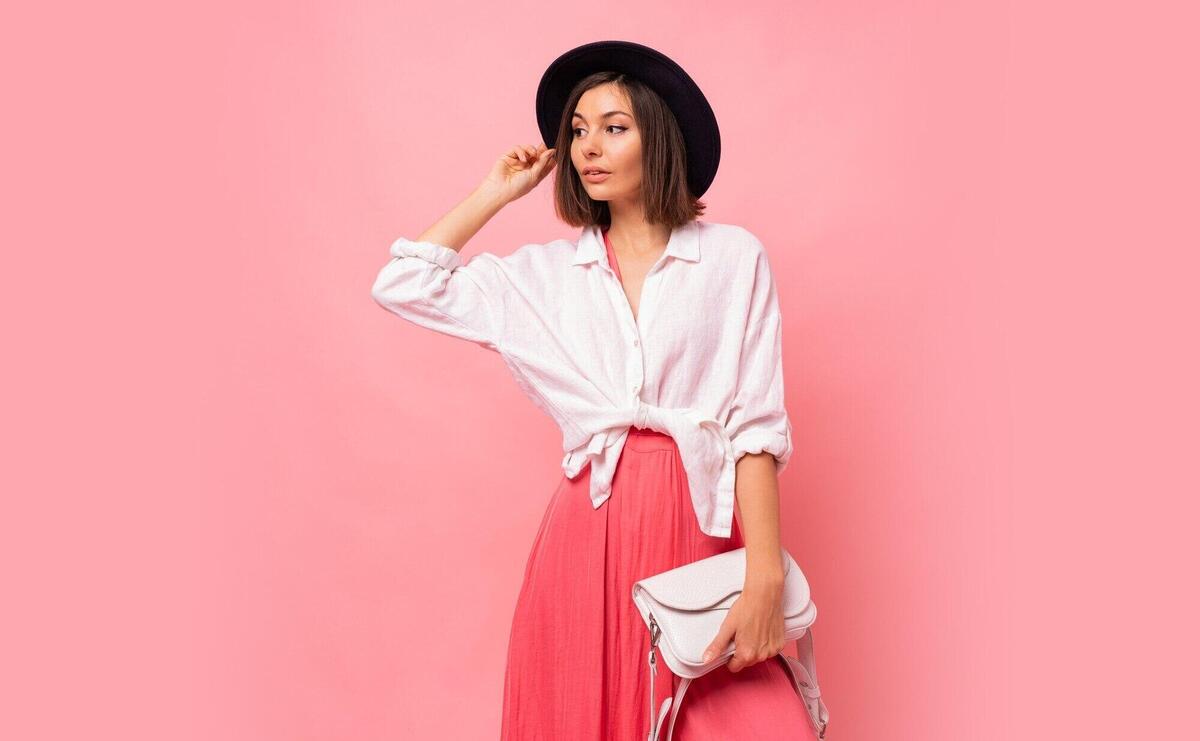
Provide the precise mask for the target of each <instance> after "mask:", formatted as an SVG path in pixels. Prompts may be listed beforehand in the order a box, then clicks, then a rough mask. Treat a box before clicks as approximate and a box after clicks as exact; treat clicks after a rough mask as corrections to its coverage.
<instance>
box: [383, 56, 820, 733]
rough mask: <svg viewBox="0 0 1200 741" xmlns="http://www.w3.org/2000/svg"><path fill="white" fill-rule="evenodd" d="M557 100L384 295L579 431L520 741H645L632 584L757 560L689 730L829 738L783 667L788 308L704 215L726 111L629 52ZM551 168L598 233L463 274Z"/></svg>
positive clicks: (525, 655)
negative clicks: (727, 556) (464, 254)
mask: <svg viewBox="0 0 1200 741" xmlns="http://www.w3.org/2000/svg"><path fill="white" fill-rule="evenodd" d="M537 100H538V117H539V126H540V128H541V133H542V137H543V139H544V141H545V144H539V145H537V146H532V145H530V146H517V147H515V148H513V149H512V150H511V151H509V152H508V153H507V154H505V155H503V156H502V157H500V159H499V160H498V161H497V162H496V164H495V166H494V167H493V168H492V171H491V173H490V174H489V175H488V176H487V177H486V178H485V179H484V181H483V182H482V183H481V184H480V185H479V186H478V187H477V188H476V189H475V191H474V192H473V193H472V194H471V195H470V196H469V197H468V198H467V199H465V200H464V201H463V202H461V203H460V204H459V205H458V206H456V207H455V208H454V209H453V210H451V211H450V212H449V213H448V214H446V215H445V216H444V217H442V218H441V219H440V220H439V221H438V222H437V223H436V224H434V225H433V226H431V227H430V228H429V229H427V230H426V231H425V232H424V233H422V234H421V235H420V236H419V237H418V238H417V239H416V240H415V241H413V240H408V239H405V238H400V239H398V240H396V242H395V243H393V245H392V247H391V255H392V258H393V259H392V260H391V261H390V262H389V263H388V264H387V265H386V266H385V267H384V268H383V269H382V271H381V272H380V273H379V277H378V279H377V280H376V282H375V285H374V289H373V296H374V298H375V300H376V301H377V302H378V303H379V304H381V305H382V306H384V307H385V308H387V309H388V310H389V311H392V312H394V313H395V314H397V315H399V316H401V317H403V318H404V319H407V320H409V321H411V322H414V323H416V324H419V325H421V326H424V327H427V328H429V329H433V330H435V331H438V332H442V333H445V334H448V335H452V336H455V337H460V338H463V339H466V340H469V341H471V342H475V343H478V344H480V345H482V346H484V347H486V348H488V349H490V350H493V351H496V352H498V353H500V355H501V356H502V357H503V358H504V360H505V362H506V363H507V365H508V366H509V368H510V370H511V371H512V373H513V376H514V378H516V380H517V382H518V383H519V384H520V386H521V388H522V389H523V390H524V391H525V392H526V394H527V395H528V396H529V397H530V399H531V400H532V401H533V402H534V403H535V404H536V405H538V407H539V408H541V409H543V410H544V411H545V412H546V413H547V414H549V415H550V416H551V417H552V418H553V419H554V420H555V422H556V423H557V424H558V425H559V427H560V428H561V429H562V431H563V439H564V445H563V447H564V452H565V456H564V458H563V461H562V466H563V470H564V478H563V480H562V481H561V483H560V485H559V486H558V488H557V490H556V491H555V492H554V495H553V498H552V500H551V502H550V505H549V507H548V509H547V511H546V513H545V516H544V518H543V520H542V523H541V527H540V528H539V530H538V533H537V536H536V538H535V540H534V543H533V547H532V549H531V552H530V554H529V558H528V561H527V564H526V568H525V575H524V582H523V585H522V587H521V591H520V595H519V597H518V601H517V607H516V611H515V615H514V617H513V623H512V629H511V633H510V636H509V646H508V661H507V670H506V675H505V682H504V706H503V714H502V729H501V739H502V741H535V740H537V739H555V740H556V741H565V740H571V741H574V740H578V739H586V740H588V741H593V740H594V741H600V740H601V739H604V740H608V739H620V740H621V741H624V740H626V739H630V740H632V739H638V738H645V737H646V735H647V729H648V728H650V727H651V726H652V724H653V723H654V720H655V719H652V718H650V717H648V716H649V711H648V709H647V703H646V698H647V696H648V693H649V691H650V684H649V681H650V677H649V668H648V666H647V661H646V654H647V652H648V646H649V634H648V631H647V630H646V626H645V624H644V623H643V622H642V621H641V617H640V615H639V614H638V612H637V610H636V608H635V607H634V605H633V602H632V599H631V597H630V591H631V588H632V585H633V583H634V582H635V581H637V580H639V579H642V578H644V577H647V576H650V575H653V574H657V573H660V572H662V571H666V570H668V569H671V568H675V567H677V566H681V565H683V564H685V563H690V562H692V561H695V560H698V559H701V558H705V557H707V556H711V555H715V554H717V553H721V552H723V551H727V550H731V549H735V548H740V547H742V546H743V545H745V546H746V548H747V555H746V560H747V566H746V581H745V587H744V589H743V592H742V594H741V597H740V598H739V599H738V600H737V601H736V602H735V603H734V604H733V606H732V607H731V608H730V610H729V614H728V616H727V618H726V619H725V622H724V624H723V625H722V627H721V629H720V632H719V634H718V635H716V636H715V637H714V639H713V641H712V644H711V646H710V649H711V650H712V651H714V652H720V651H722V650H723V649H725V648H726V647H727V646H728V645H729V644H730V642H733V643H734V645H735V647H736V651H735V653H734V656H733V658H732V659H731V660H730V662H729V663H728V664H727V665H726V667H721V668H718V669H716V670H714V671H712V672H710V673H709V674H707V675H705V676H703V677H701V678H699V679H697V680H696V681H695V682H694V684H693V685H692V687H691V689H690V690H689V691H688V694H687V698H686V702H684V703H682V705H681V709H680V713H679V718H678V721H677V723H676V726H675V730H674V733H675V738H676V739H681V741H699V740H714V741H715V740H717V739H720V740H721V741H731V740H736V739H756V740H765V739H784V738H786V739H796V738H800V737H806V736H804V734H810V735H811V734H812V730H811V728H810V727H809V725H808V722H807V720H808V719H807V716H806V715H805V709H804V706H803V703H802V702H801V700H800V699H799V698H798V697H797V694H796V690H795V689H794V688H793V685H792V684H791V680H790V679H789V677H788V676H787V674H786V671H785V669H784V668H783V666H782V665H781V664H780V662H778V661H777V660H775V657H776V654H778V653H779V652H780V651H781V649H782V647H783V628H784V622H783V615H782V609H781V596H782V586H783V563H782V561H781V559H780V549H781V544H780V534H779V500H778V481H777V476H778V473H779V472H780V471H782V470H783V468H784V467H785V466H786V465H787V462H788V459H789V457H790V456H791V453H792V436H791V424H790V421H789V419H788V416H787V412H786V410H785V409H784V404H783V366H782V356H781V352H780V351H781V339H782V335H781V320H780V316H779V309H778V301H777V296H776V291H775V285H774V281H773V279H772V277H771V272H770V266H769V264H768V261H767V256H766V252H765V251H764V249H763V246H762V244H761V243H760V242H759V241H758V240H757V239H756V238H755V237H754V235H753V234H751V233H750V232H749V231H747V230H745V229H743V228H741V227H737V226H732V225H727V224H715V223H705V222H701V221H699V220H697V217H698V216H699V215H700V214H701V213H702V212H703V210H704V204H703V203H701V202H700V201H699V200H698V199H699V197H700V195H701V194H703V192H704V191H705V190H706V189H707V187H708V185H709V184H710V183H711V181H712V179H713V176H714V175H715V173H716V168H717V162H718V160H719V153H720V139H719V134H718V131H717V126H716V120H715V118H714V117H713V116H712V110H711V108H710V107H709V106H708V103H707V101H706V100H705V99H704V96H703V94H702V93H701V92H700V90H699V88H697V87H696V86H695V83H693V82H692V81H691V78H690V77H688V76H687V75H686V73H684V72H683V70H682V69H680V68H679V67H678V65H676V64H675V63H674V62H672V61H671V60H670V59H668V58H667V57H665V56H663V55H661V54H660V53H658V52H656V51H654V50H653V49H649V48H648V47H644V46H640V45H637V44H630V43H628V42H597V43H594V44H588V45H585V46H582V47H579V48H577V49H573V50H571V51H569V52H567V53H566V54H564V55H562V56H561V57H560V58H559V59H558V60H556V61H555V63H554V64H552V65H551V66H550V68H549V69H548V70H547V71H546V74H545V75H544V76H543V79H542V83H541V85H540V86H539V89H538V97H537ZM550 145H553V146H550ZM560 152H561V153H563V154H565V155H566V156H565V157H560V156H559V153H560ZM551 170H556V171H557V178H556V191H555V207H556V211H557V213H558V215H559V217H560V218H562V219H563V220H564V221H566V222H567V223H570V224H572V225H574V226H580V227H582V228H583V229H582V232H581V234H580V237H579V239H578V240H577V241H575V242H570V241H568V240H555V241H552V242H549V243H547V244H527V245H524V246H522V247H520V248H519V249H517V250H516V251H514V252H513V253H512V254H510V255H508V256H505V257H499V256H496V255H494V254H491V253H488V252H481V253H478V254H476V255H475V256H474V257H473V258H471V259H470V261H469V262H464V261H463V260H461V259H460V256H459V252H458V250H459V249H461V248H462V246H463V245H464V244H465V243H466V242H467V241H468V240H469V239H470V238H471V237H472V236H473V235H474V234H475V233H476V232H477V231H478V230H479V229H480V228H481V227H482V226H483V225H484V223H486V222H487V220H488V219H490V218H491V217H492V216H493V215H495V214H496V213H497V212H498V211H499V210H500V209H501V208H502V207H503V206H504V205H505V204H507V203H510V202H512V201H514V200H516V199H517V198H520V197H521V196H523V195H525V194H526V193H528V192H530V191H531V190H532V189H533V188H534V187H536V186H537V184H538V183H540V182H541V181H542V179H543V178H545V177H546V175H548V174H549V173H550V171H551ZM735 510H736V511H737V520H736V522H735V520H734V513H735ZM743 533H744V538H743ZM659 667H660V669H659V671H664V670H665V671H667V672H668V676H670V677H671V679H672V681H660V682H657V683H656V685H655V687H654V689H655V693H654V694H655V697H654V701H653V706H654V707H655V708H658V707H660V705H661V703H662V701H663V700H665V699H666V698H667V697H670V696H671V695H672V694H673V692H674V686H675V685H676V684H677V682H678V679H677V678H676V677H674V676H673V675H671V674H670V673H669V670H667V669H666V665H665V664H663V663H662V662H661V658H660V660H659ZM804 729H808V730H804Z"/></svg>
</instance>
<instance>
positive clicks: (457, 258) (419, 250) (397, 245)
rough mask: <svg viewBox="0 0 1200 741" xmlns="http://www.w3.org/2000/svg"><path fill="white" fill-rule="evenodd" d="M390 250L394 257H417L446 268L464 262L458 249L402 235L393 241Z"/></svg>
mask: <svg viewBox="0 0 1200 741" xmlns="http://www.w3.org/2000/svg"><path fill="white" fill-rule="evenodd" d="M389 252H390V253H391V255H392V257H417V258H420V259H422V260H425V261H426V262H431V263H433V264H434V265H437V266H438V267H441V268H444V269H446V270H454V269H455V268H457V267H458V266H459V265H461V264H462V256H461V255H459V253H458V250H452V249H450V248H449V247H447V246H445V245H442V244H437V243H436V242H415V241H413V240H411V239H405V238H404V237H400V238H399V239H397V240H396V241H395V242H392V246H391V249H390V250H389Z"/></svg>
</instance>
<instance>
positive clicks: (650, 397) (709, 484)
mask: <svg viewBox="0 0 1200 741" xmlns="http://www.w3.org/2000/svg"><path fill="white" fill-rule="evenodd" d="M390 253H391V255H392V260H391V261H389V262H388V263H387V264H386V265H384V266H383V269H382V270H380V272H379V276H378V277H377V278H376V280H375V284H374V286H373V288H372V290H371V295H372V297H373V298H374V300H375V301H376V302H377V303H379V304H380V305H381V306H383V307H384V308H385V309H387V310H389V311H391V312H392V313H394V314H396V315H398V316H400V317H401V318H403V319H406V320H408V321H410V322H412V323H414V324H417V325H420V326H422V327H426V328H428V329H432V330H434V331H437V332H441V333H443V334H447V335H451V336H454V337H459V338H462V339H465V340H468V341H470V342H474V343H477V344H479V345H481V346H483V347H485V348H487V349H489V350H493V351H496V352H498V353H499V354H500V355H501V356H502V357H503V359H504V361H505V363H506V364H507V365H508V367H509V369H510V370H511V371H512V374H513V377H514V378H515V379H516V381H517V383H518V385H519V386H520V387H521V389H522V390H523V391H524V392H525V394H526V395H528V396H529V398H530V399H532V400H533V403H534V404H536V405H537V406H538V407H539V408H540V409H542V410H543V411H545V412H546V413H547V414H549V415H550V417H551V418H553V419H554V421H555V422H556V423H557V424H558V426H559V428H560V429H561V430H562V434H563V450H564V452H565V455H564V457H563V460H562V468H563V472H564V473H565V474H566V475H567V476H568V477H569V478H572V479H573V478H575V477H576V476H577V475H579V473H580V472H581V471H582V470H583V468H584V466H585V465H587V464H588V463H590V464H591V467H592V468H591V470H592V474H591V486H590V496H591V500H592V506H593V508H598V507H599V506H600V505H601V504H603V503H604V501H605V500H606V499H608V497H609V495H610V494H611V486H612V478H613V473H614V471H615V469H616V465H617V460H618V459H619V457H620V455H621V450H622V449H623V448H624V445H625V439H626V436H627V435H628V432H629V428H630V427H631V426H636V427H640V428H649V429H653V430H657V431H659V432H664V433H666V434H668V435H670V436H671V437H672V438H674V440H675V443H676V445H677V446H678V448H679V452H680V457H681V459H682V461H683V466H684V469H685V470H686V472H687V481H688V488H689V490H690V493H691V498H692V503H693V506H694V508H695V511H696V518H697V521H698V523H699V526H700V529H701V530H702V531H703V532H704V533H706V534H708V535H714V536H720V537H729V536H730V534H731V528H732V523H733V508H734V479H735V475H736V470H735V463H736V462H737V460H738V459H739V458H740V457H741V456H742V455H745V454H746V453H759V452H763V451H767V452H770V453H771V454H773V455H774V456H775V459H776V470H777V472H782V471H783V470H784V468H785V467H786V466H787V463H788V459H789V458H790V457H791V454H792V428H791V422H790V421H789V419H788V415H787V410H786V409H785V408H784V403H783V356H782V352H781V350H782V321H781V317H780V314H779V303H778V297H777V293H776V287H775V282H774V279H773V278H772V275H771V269H770V265H769V264H768V261H767V253H766V251H765V250H764V248H763V245H762V243H761V242H759V240H758V239H757V238H756V237H755V236H754V235H753V234H751V233H750V232H749V231H748V230H746V229H744V228H742V227H740V226H734V225H729V224H716V223H707V222H702V221H692V222H690V223H688V224H686V225H684V226H682V227H679V228H677V229H675V230H674V231H673V232H672V233H671V236H670V239H669V241H668V243H667V248H666V250H665V251H664V252H663V254H662V255H661V256H660V257H659V259H658V261H657V262H656V263H655V264H654V266H653V267H652V268H651V269H650V271H649V272H648V273H647V275H646V278H645V283H644V284H643V287H642V293H641V298H640V304H639V307H638V316H637V319H636V321H635V319H634V316H633V310H632V308H631V306H630V304H629V300H628V299H627V298H626V296H625V293H624V290H623V289H622V287H621V283H620V281H619V280H618V278H617V276H616V273H615V272H613V270H612V268H611V267H610V266H609V264H608V254H607V250H606V249H605V246H604V241H603V235H602V233H601V231H600V227H598V226H587V227H584V228H583V230H582V232H581V233H580V236H579V238H578V239H577V240H576V241H575V242H571V241H570V240H567V239H558V240H554V241H552V242H548V243H546V244H526V245H524V246H522V247H520V248H518V249H517V250H515V251H514V252H513V253H512V254H510V255H507V256H503V257H501V256H499V255H495V254H491V253H488V252H481V253H477V254H475V255H474V256H472V257H471V258H469V259H466V260H464V259H463V258H462V256H461V255H460V254H459V253H458V252H457V251H455V250H453V249H450V248H449V247H446V246H444V245H439V244H435V243H432V242H415V241H411V240H408V239H405V238H403V237H401V238H399V239H397V240H396V241H395V242H393V243H392V245H391V249H390Z"/></svg>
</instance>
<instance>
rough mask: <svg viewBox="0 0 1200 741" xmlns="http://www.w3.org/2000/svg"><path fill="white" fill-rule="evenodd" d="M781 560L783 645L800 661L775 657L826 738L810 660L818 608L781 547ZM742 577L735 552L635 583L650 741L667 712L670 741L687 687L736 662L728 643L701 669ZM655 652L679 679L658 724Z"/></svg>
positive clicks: (742, 558) (741, 552)
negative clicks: (645, 641)
mask: <svg viewBox="0 0 1200 741" xmlns="http://www.w3.org/2000/svg"><path fill="white" fill-rule="evenodd" d="M782 554H783V562H784V563H783V568H784V572H783V573H784V580H783V628H784V632H783V636H784V640H792V639H795V640H796V652H797V654H798V655H799V657H800V658H799V660H797V659H794V658H792V657H791V656H787V655H785V654H784V653H782V652H780V653H779V654H778V655H777V656H776V658H778V659H779V660H780V661H782V662H783V665H784V667H786V669H787V672H788V676H789V677H790V678H791V680H792V685H793V686H794V687H795V688H796V692H797V694H799V696H800V699H801V700H803V702H804V706H805V708H806V709H807V710H808V715H809V719H810V721H811V722H812V725H813V728H814V729H815V730H816V732H817V736H818V737H819V738H822V739H823V738H825V727H826V725H827V724H828V722H829V712H828V711H827V710H826V708H825V703H824V702H822V701H821V688H820V686H819V685H818V684H817V667H816V659H815V657H814V655H813V642H812V641H813V638H812V624H813V622H814V621H815V620H816V619H817V607H816V605H814V604H813V602H812V599H811V595H810V593H809V589H808V580H807V579H805V578H804V573H803V572H802V571H800V567H799V566H797V565H796V561H795V560H794V559H793V558H792V555H791V554H790V553H788V552H787V550H786V549H782ZM745 576H746V549H745V548H737V549H735V550H731V551H725V552H724V553H718V554H717V555H715V556H709V557H708V558H702V559H700V560H699V561H693V562H692V563H688V564H684V565H683V566H679V567H677V568H674V569H671V570H669V571H664V572H662V573H660V574H655V575H654V576H648V577H646V578H645V579H642V580H640V581H638V582H637V583H635V584H634V585H633V602H634V604H635V605H636V606H637V609H638V612H640V613H641V615H642V620H644V621H645V623H646V627H647V628H649V630H650V654H649V658H648V661H649V664H650V730H649V732H648V735H647V741H658V736H659V733H660V732H661V730H662V725H663V720H664V719H665V716H666V713H667V711H668V710H670V711H671V721H670V724H669V725H668V726H667V741H671V738H672V736H673V735H674V732H675V718H676V717H677V715H678V714H679V704H680V702H681V701H682V700H683V695H684V693H685V692H686V691H687V688H688V685H690V684H691V682H692V680H693V679H695V678H697V677H701V676H703V675H705V674H707V673H708V672H710V671H712V670H713V669H716V668H717V667H719V666H722V665H724V664H726V663H728V662H729V660H730V659H731V658H733V653H734V649H735V647H734V645H733V642H732V641H731V642H730V644H729V645H728V646H727V647H726V648H725V650H724V652H722V653H721V654H720V655H718V656H716V657H714V658H713V659H712V660H711V661H709V662H707V663H705V662H704V661H703V660H702V656H703V655H704V650H705V649H706V648H708V646H709V644H711V643H712V641H713V639H714V638H716V637H717V633H718V631H719V630H720V628H721V623H722V622H724V620H725V616H726V615H727V614H728V612H729V608H730V607H731V606H732V605H733V603H734V601H735V600H736V599H737V598H738V596H739V595H741V593H742V587H743V585H744V583H745ZM656 646H657V647H658V648H659V650H660V651H661V652H662V656H663V660H665V661H666V662H667V666H668V667H670V669H671V671H672V672H674V673H675V675H677V676H678V677H680V683H679V687H678V689H676V691H675V696H674V697H673V698H672V697H668V698H667V699H665V700H663V704H662V709H661V710H660V711H659V713H658V717H657V721H656V720H655V713H654V677H655V675H656V674H657V673H658V664H657V661H656V659H655V653H654V649H655V647H656Z"/></svg>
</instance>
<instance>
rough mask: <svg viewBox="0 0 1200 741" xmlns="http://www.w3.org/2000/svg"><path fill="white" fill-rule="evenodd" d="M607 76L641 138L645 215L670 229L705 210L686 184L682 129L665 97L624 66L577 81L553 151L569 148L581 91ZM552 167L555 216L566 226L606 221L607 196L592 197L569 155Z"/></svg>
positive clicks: (609, 217)
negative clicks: (622, 95)
mask: <svg viewBox="0 0 1200 741" xmlns="http://www.w3.org/2000/svg"><path fill="white" fill-rule="evenodd" d="M607 82H611V83H615V84H616V85H617V87H619V88H620V89H621V90H623V91H624V92H625V94H626V95H627V96H628V97H629V100H630V102H631V103H632V105H633V119H634V121H635V122H636V124H637V127H638V131H639V134H640V136H641V143H642V208H643V210H644V211H645V215H646V221H648V222H650V223H651V224H665V225H667V226H668V227H669V228H671V229H672V230H674V229H676V228H677V227H680V226H683V225H684V224H686V223H688V222H690V221H692V220H694V219H696V218H697V217H698V216H700V215H701V214H703V213H704V208H705V204H704V203H703V202H702V201H700V200H699V199H697V198H696V197H695V196H693V195H692V193H691V191H690V190H688V185H687V151H686V149H685V148H684V143H683V133H682V132H681V131H680V130H679V123H678V122H676V120H675V114H674V113H672V112H671V109H670V108H669V107H667V104H666V102H665V101H663V99H662V98H661V97H660V96H659V95H658V93H656V92H654V91H653V90H651V89H650V88H649V87H647V86H646V85H645V83H643V82H642V81H641V80H638V79H636V78H634V77H629V76H627V75H626V74H625V73H623V72H596V73H594V74H592V75H589V76H587V77H585V78H583V79H582V80H580V81H579V82H578V83H576V85H575V87H574V88H573V89H572V90H571V94H570V96H568V98H567V104H566V106H565V107H563V115H562V121H561V122H560V123H559V125H558V139H557V142H556V143H555V151H557V152H560V153H561V152H570V151H571V144H572V141H573V140H574V138H575V129H574V125H573V124H574V121H573V119H574V114H575V106H576V105H578V103H579V99H580V98H582V97H583V94H584V93H585V92H587V91H588V90H590V89H592V88H594V87H597V86H599V85H603V84H604V83H607ZM557 169H558V172H557V173H556V177H555V187H554V210H555V211H556V212H557V214H558V217H559V218H560V219H562V220H563V221H565V222H566V223H568V224H570V225H571V226H590V225H599V226H603V227H607V226H610V225H611V224H612V214H610V213H609V209H608V202H607V201H596V200H592V198H591V196H589V195H588V194H587V191H586V190H584V187H583V182H582V181H581V180H580V178H579V174H578V173H577V172H576V171H575V165H574V164H573V163H572V161H571V158H570V157H569V156H568V157H559V158H558V168H557Z"/></svg>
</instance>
